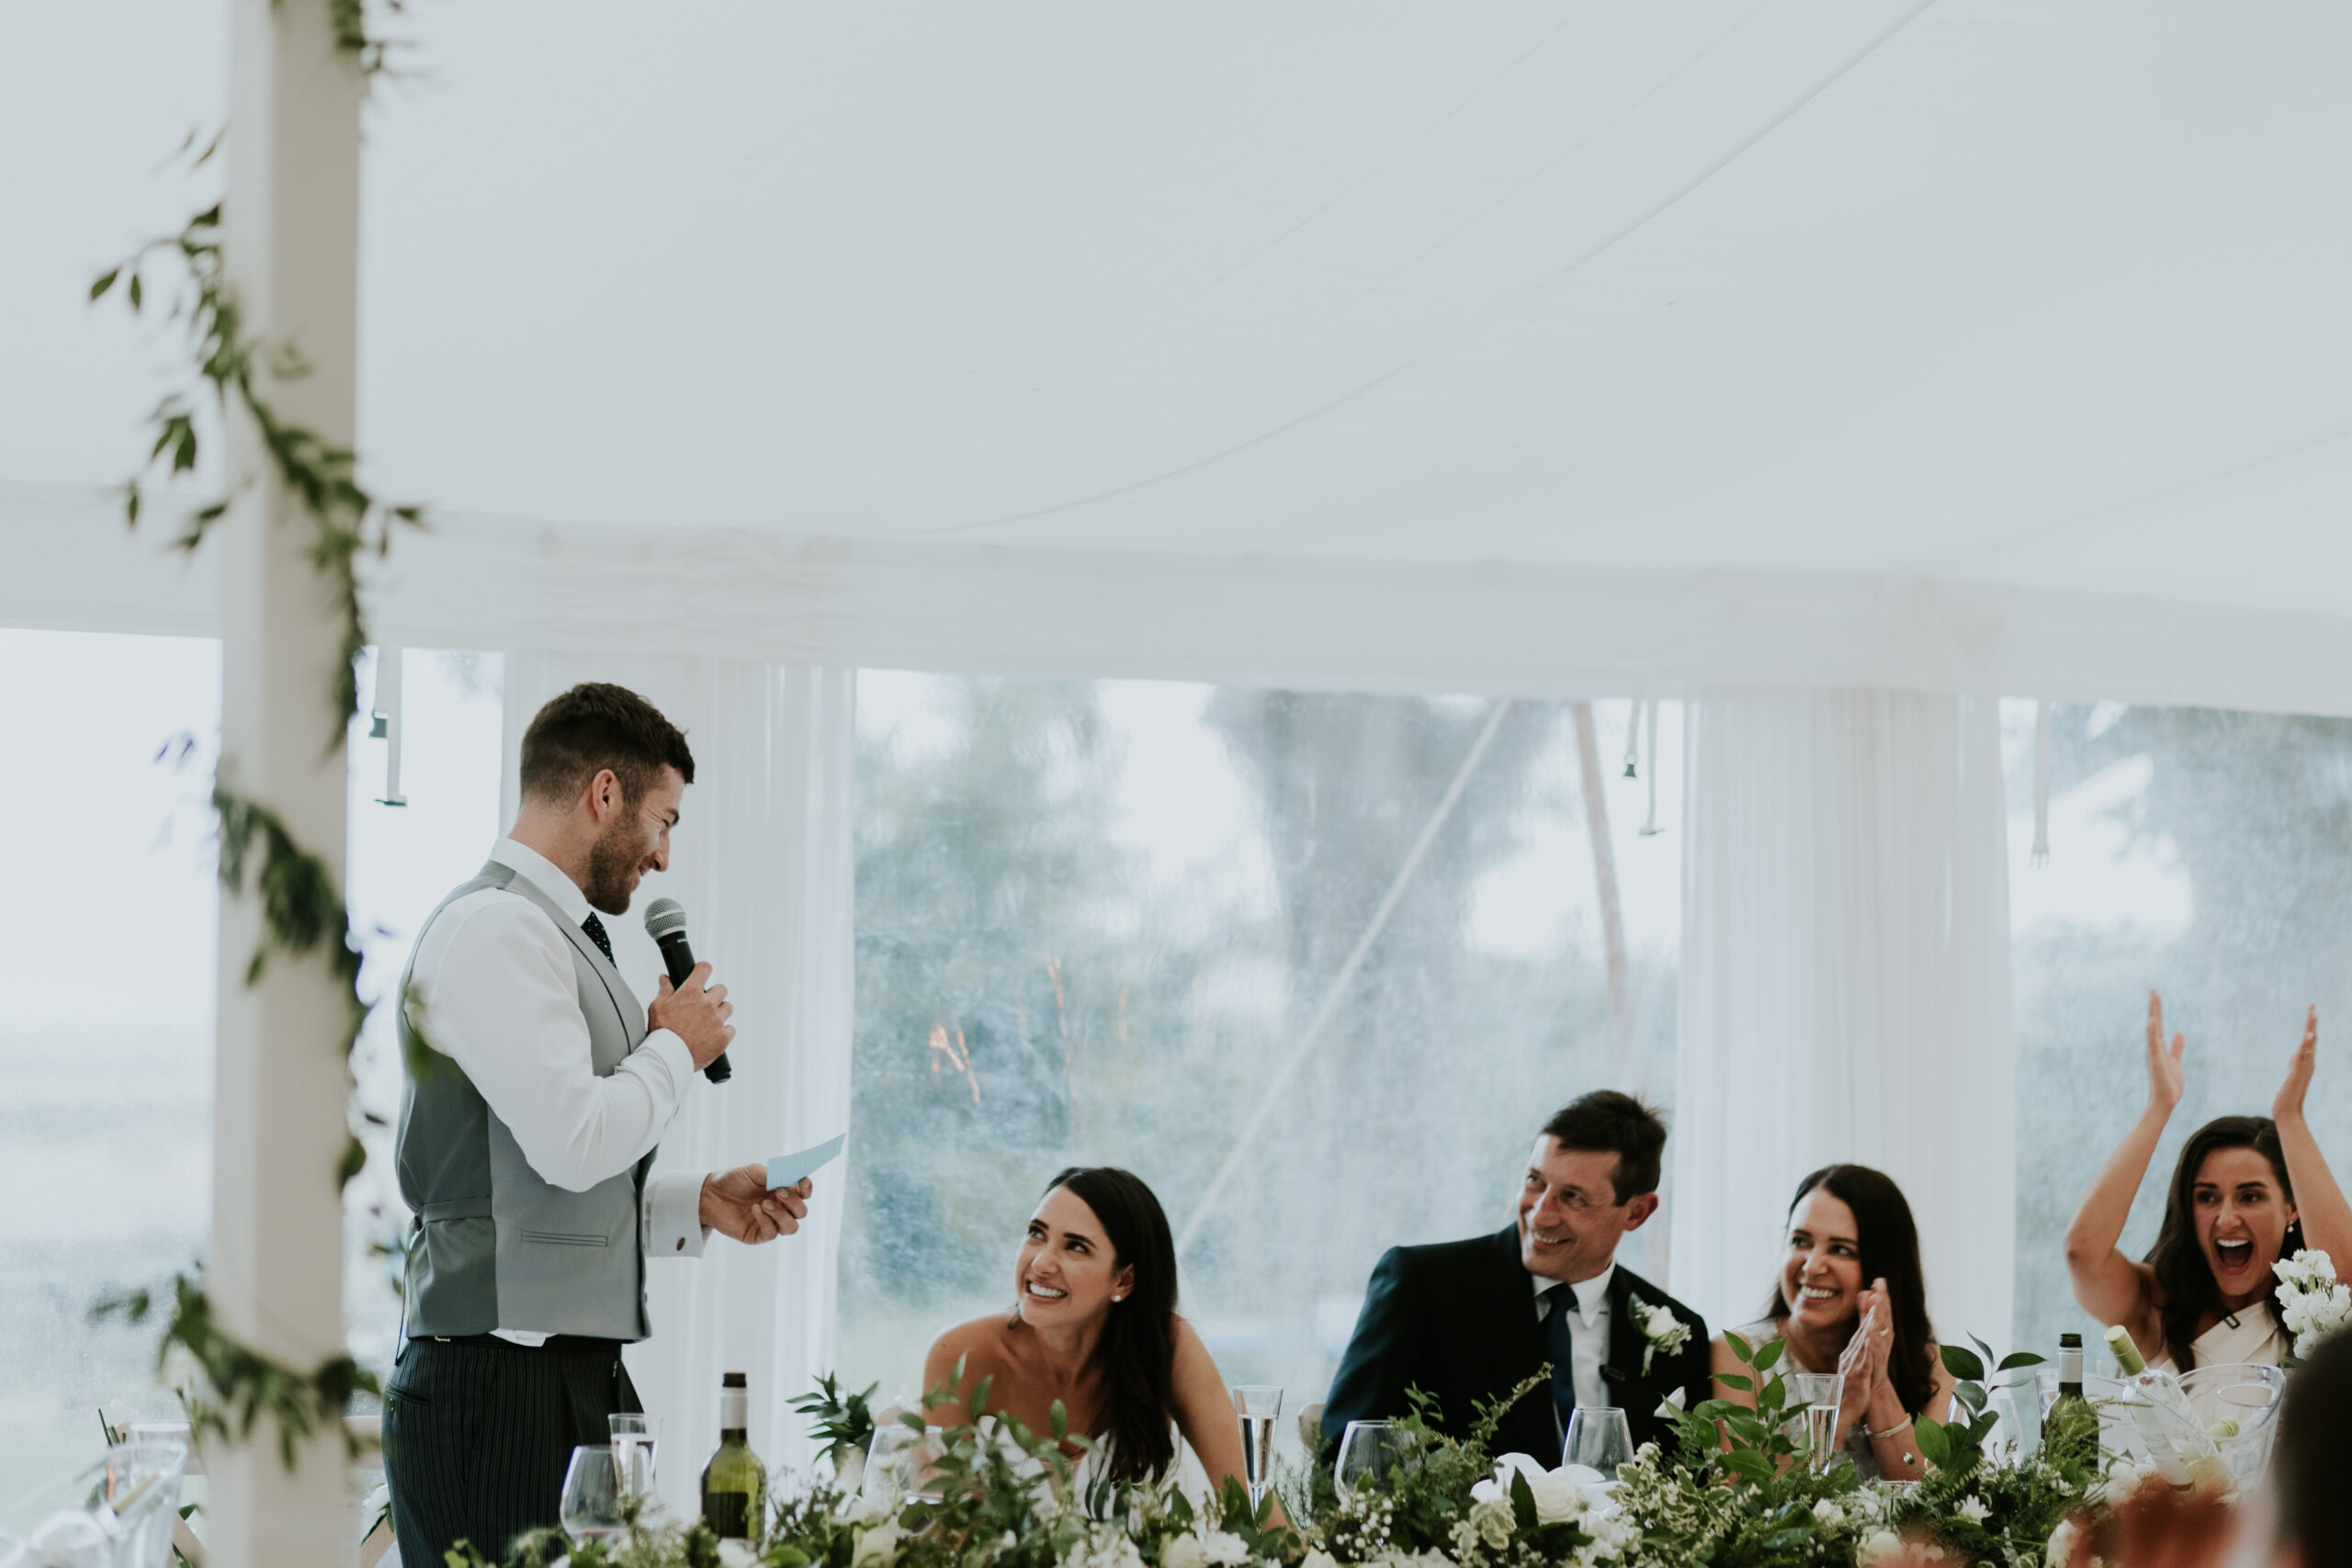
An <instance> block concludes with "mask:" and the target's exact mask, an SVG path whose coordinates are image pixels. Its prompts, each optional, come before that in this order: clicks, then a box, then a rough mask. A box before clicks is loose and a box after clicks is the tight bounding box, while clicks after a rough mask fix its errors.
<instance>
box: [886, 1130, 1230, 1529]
mask: <svg viewBox="0 0 2352 1568" xmlns="http://www.w3.org/2000/svg"><path fill="white" fill-rule="evenodd" d="M1012 1291H1013V1302H1012V1312H1011V1313H1010V1314H995V1315H992V1316H989V1317H979V1318H974V1319H973V1320H972V1321H971V1322H969V1323H966V1324H959V1325H956V1327H954V1328H951V1329H949V1330H948V1331H947V1332H946V1333H944V1334H943V1335H941V1336H940V1337H939V1338H938V1339H937V1340H936V1341H934V1342H933V1345H932V1347H931V1354H930V1355H929V1357H927V1358H926V1359H925V1360H924V1362H923V1387H924V1388H925V1389H926V1390H936V1389H939V1388H943V1387H945V1386H947V1385H948V1384H950V1383H951V1382H954V1381H955V1378H956V1367H957V1364H958V1363H959V1362H960V1363H961V1364H962V1367H963V1382H961V1383H958V1384H956V1394H957V1395H958V1397H959V1398H969V1396H970V1394H971V1392H972V1391H973V1390H974V1389H975V1388H977V1387H978V1385H979V1383H980V1381H981V1380H982V1379H984V1378H985V1379H988V1380H989V1396H988V1404H987V1410H988V1412H989V1413H991V1414H995V1413H1001V1414H1003V1415H1007V1416H1012V1417H1013V1418H1015V1419H1016V1420H1018V1421H1020V1422H1021V1424H1022V1425H1023V1426H1024V1427H1028V1428H1029V1430H1030V1431H1032V1432H1035V1433H1044V1432H1046V1431H1049V1430H1051V1416H1052V1412H1053V1407H1054V1402H1055V1401H1056V1400H1059V1401H1060V1402H1061V1404H1062V1408H1063V1410H1064V1412H1065V1413H1066V1414H1067V1415H1068V1416H1069V1430H1070V1431H1071V1432H1073V1433H1083V1434H1085V1435H1086V1436H1088V1437H1090V1438H1094V1439H1096V1440H1097V1441H1098V1442H1100V1443H1102V1444H1103V1448H1104V1450H1105V1455H1104V1461H1105V1468H1106V1473H1107V1474H1108V1475H1109V1476H1110V1477H1111V1478H1112V1479H1114V1480H1121V1481H1147V1480H1151V1479H1154V1478H1157V1477H1159V1476H1162V1475H1165V1474H1166V1473H1168V1472H1169V1470H1170V1467H1171V1466H1172V1465H1173V1464H1174V1463H1175V1461H1176V1441H1175V1431H1177V1430H1181V1431H1182V1433H1183V1436H1184V1440H1185V1441H1186V1442H1187V1443H1190V1444H1191V1445H1192V1448H1193V1453H1194V1455H1196V1456H1197V1457H1198V1458H1199V1460H1200V1461H1201V1465H1202V1467H1203V1468H1204V1470H1206V1471H1207V1472H1208V1478H1209V1483H1210V1484H1211V1485H1212V1486H1216V1487H1219V1488H1222V1487H1223V1486H1224V1484H1225V1479H1226V1477H1227V1476H1231V1477H1233V1478H1234V1479H1235V1480H1236V1481H1242V1480H1244V1479H1245V1478H1244V1477H1243V1474H1242V1455H1241V1428H1240V1425H1239V1423H1238V1421H1237V1420H1236V1419H1235V1417H1234V1410H1233V1401H1232V1399H1231V1398H1230V1397H1229V1396H1228V1395H1227V1393H1226V1389H1225V1380H1224V1379H1223V1378H1222V1377H1220V1376H1219V1375H1218V1373H1217V1370H1216V1361H1214V1360H1213V1359H1210V1357H1209V1352H1208V1347H1207V1346H1205V1345H1204V1344H1202V1343H1201V1337H1200V1336H1199V1335H1198V1334H1196V1333H1194V1332H1193V1325H1191V1324H1189V1323H1187V1322H1185V1321H1184V1320H1183V1319H1182V1318H1181V1317H1179V1316H1177V1315H1176V1245H1175V1243H1174V1241H1173V1240H1171V1239H1170V1235H1169V1230H1168V1216H1167V1214H1166V1213H1163V1212H1162V1211H1161V1209H1160V1207H1159V1199H1158V1198H1156V1197H1154V1196H1153V1195H1152V1190H1151V1189H1150V1188H1148V1187H1147V1186H1145V1185H1144V1183H1143V1181H1142V1180H1141V1179H1138V1178H1137V1177H1136V1176H1134V1175H1132V1174H1130V1173H1129V1172H1127V1171H1124V1170H1118V1169H1114V1168H1111V1167H1108V1166H1091V1167H1087V1166H1081V1167H1076V1168H1071V1169H1069V1170H1065V1171H1063V1172H1062V1173H1061V1174H1060V1175H1059V1176H1057V1177H1055V1178H1054V1179H1053V1184H1052V1185H1051V1186H1049V1187H1047V1188H1046V1195H1045V1197H1043V1198H1042V1199H1040V1200H1039V1201H1038V1203H1037V1208H1036V1212H1035V1213H1033V1214H1031V1215H1030V1216H1029V1232H1028V1235H1027V1237H1026V1238H1025V1239H1024V1240H1023V1242H1022V1244H1021V1251H1020V1253H1019V1254H1018V1255H1017V1256H1016V1258H1014V1260H1013V1266H1012ZM928 1414H929V1416H930V1419H931V1420H932V1422H933V1424H935V1425H940V1426H950V1427H952V1426H956V1425H958V1424H960V1423H962V1422H964V1421H966V1420H967V1419H969V1416H968V1413H967V1410H966V1409H965V1407H964V1406H963V1405H961V1404H939V1405H933V1407H932V1408H931V1410H930V1411H929V1413H928Z"/></svg>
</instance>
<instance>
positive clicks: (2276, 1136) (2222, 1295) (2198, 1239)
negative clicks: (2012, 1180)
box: [2066, 991, 2352, 1372]
mask: <svg viewBox="0 0 2352 1568" xmlns="http://www.w3.org/2000/svg"><path fill="white" fill-rule="evenodd" d="M2185 1044H2186V1042H2185V1041H2184V1040H2183V1039H2182V1037H2181V1036H2180V1035H2178V1034H2175V1035H2174V1036H2173V1037H2172V1043H2171V1044H2170V1045H2169V1046H2167V1045H2166V1044H2165V1015H2164V1003H2163V1002H2162V1001H2161V1000H2160V999H2159V998H2157V996H2156V994H2155V993H2154V991H2150V992H2149V993H2148V1040H2147V1062H2148V1103H2147V1106H2146V1108H2145V1109H2144V1110H2143V1111H2141V1112H2140V1119H2139V1120H2138V1121H2137V1122H2134V1123H2133V1124H2132V1127H2131V1131H2130V1132H2129V1133H2127V1134H2124V1137H2123V1142H2122V1144H2121V1145H2120V1146H2119V1147H2118V1148H2117V1149H2116V1151H2115V1152H2114V1153H2113V1154H2112V1155H2109V1156H2108V1160H2107V1164H2106V1165H2105V1166H2103V1167H2101V1168H2100V1169H2099V1173H2098V1178H2097V1179H2095V1180H2094V1181H2093V1182H2092V1183H2091V1190H2090V1191H2089V1192H2088V1193H2087V1194H2086V1196H2085V1197H2084V1199H2083V1206H2082V1208H2081V1209H2080V1210H2078V1211H2077V1212H2076V1213H2075V1222H2074V1224H2071V1225H2069V1226H2068V1227H2067V1229H2066V1271H2067V1273H2069V1274H2071V1275H2072V1276H2073V1277H2074V1281H2075V1301H2077V1302H2079V1303H2082V1307H2083V1310H2084V1311H2085V1312H2087V1313H2089V1314H2091V1315H2092V1316H2093V1317H2095V1318H2097V1319H2098V1321H2099V1322H2101V1323H2103V1324H2120V1325H2123V1327H2124V1328H2125V1329H2126V1330H2128V1331H2129V1332H2130V1333H2131V1342H2132V1343H2133V1344H2134V1345H2136V1346H2138V1347H2139V1349H2140V1354H2141V1355H2142V1356H2143V1357H2145V1358H2146V1359H2147V1361H2148V1364H2149V1365H2150V1366H2160V1367H2169V1368H2172V1369H2173V1370H2175V1371H2184V1372H2186V1371H2191V1370H2193V1369H2194V1368H2197V1367H2199V1366H2214V1365H2218V1364H2220V1363H2222V1362H2227V1361H2255V1362H2259V1363H2261V1364H2263V1365H2266V1366H2276V1365H2277V1364H2278V1360H2279V1359H2280V1358H2281V1357H2282V1356H2284V1355H2285V1354H2286V1351H2287V1348H2288V1346H2289V1344H2290V1336H2289V1335H2288V1334H2287V1333H2286V1332H2285V1330H2284V1328H2283V1327H2282V1325H2281V1324H2280V1320H2279V1308H2278V1301H2277V1299H2276V1298H2275V1296H2274V1295H2273V1292H2275V1291H2276V1290H2277V1289H2278V1275H2277V1274H2275V1273H2273V1272H2272V1270H2271V1265H2272V1264H2274V1263H2277V1262H2278V1260H2279V1259H2280V1258H2292V1257H2293V1256H2294V1255H2295V1254H2296V1253H2297V1252H2299V1251H2301V1250H2302V1249H2303V1248H2304V1247H2312V1248H2314V1249H2316V1250H2318V1251H2321V1252H2324V1253H2326V1254H2327V1255H2328V1256H2329V1257H2330V1258H2352V1205H2347V1204H2346V1202H2345V1201H2344V1190H2343V1189H2342V1188H2340V1187H2338V1186H2337V1185H2336V1184H2335V1175H2334V1173H2333V1172H2331V1171H2330V1170H2329V1169H2328V1168H2327V1160H2326V1158H2325V1156H2323V1155H2322V1154H2321V1153H2320V1147H2319V1140H2318V1139H2316V1138H2315V1137H2313V1136H2312V1129H2311V1124H2310V1123H2309V1122H2306V1121H2305V1120H2304V1119H2303V1096H2304V1095H2305V1094H2306V1093H2307V1092H2308V1091H2309V1090H2310V1089H2311V1083H2312V1067H2313V1065H2314V1063H2315V1061H2316V1059H2317V1056H2318V1049H2319V1010H2318V1009H2317V1008H2313V1009H2312V1010H2311V1012H2310V1013H2309V1014H2308V1015H2306V1017H2305V1018H2304V1020H2303V1037H2302V1041H2301V1043H2300V1044H2298V1045H2297V1046H2296V1048H2295V1053H2294V1055H2292V1056H2291V1057H2290V1058H2289V1060H2288V1064H2287V1077H2286V1079H2285V1081H2284V1082H2282V1083H2281V1084H2280V1085H2279V1086H2278V1095H2277V1096H2276V1098H2275V1099H2274V1100H2272V1102H2271V1106H2270V1114H2269V1115H2268V1116H2217V1117H2215V1118H2214V1119H2213V1120H2212V1121H2211V1122H2206V1123H2205V1125H2203V1126H2202V1127H2199V1128H2198V1129H2197V1131H2195V1132H2194V1133H2191V1134H2189V1135H2188V1143H2186V1144H2184V1145H2182V1146H2181V1150H2180V1159H2179V1160H2178V1162H2177V1163H2176V1164H2175V1165H2174V1167H2173V1172H2172V1180H2171V1181H2170V1183H2169V1184H2167V1186H2166V1189H2165V1217H2164V1223H2163V1224H2161V1225H2160V1226H2159V1227H2158V1228H2157V1230H2156V1244H2155V1246H2154V1247H2150V1248H2149V1249H2148V1256H2147V1258H2145V1259H2144V1260H2143V1261H2141V1262H2137V1263H2135V1262H2133V1261H2132V1260H2131V1258H2126V1257H2125V1256H2124V1255H2123V1252H2122V1250H2121V1249H2120V1247H2117V1246H2116V1243H2117V1242H2118V1241H2119V1240H2120V1239H2121V1238H2122V1235H2123V1222H2124V1220H2125V1219H2126V1218H2127V1217H2128V1216H2129V1215H2130V1214H2131V1200H2132V1199H2133V1198H2134V1197H2135V1196H2136V1195H2137V1194H2138V1193H2139V1190H2140V1183H2141V1181H2142V1180H2143V1179H2144V1178H2145V1177H2146V1176H2147V1174H2148V1161H2149V1160H2150V1159H2151V1158H2152V1157H2153V1156H2154V1154H2155V1152H2156V1140H2157V1139H2158V1138H2159V1137H2161V1136H2163V1134H2164V1130H2165V1122H2168V1121H2170V1120H2171V1119H2172V1112H2173V1107H2174V1106H2176V1105H2177V1104H2179V1103H2180V1096H2181V1090H2182V1087H2183V1081H2184V1080H2183V1077H2182V1074H2181V1061H2180V1058H2181V1052H2182V1049H2183V1047H2184V1045H2185ZM2299 1195H2300V1201H2298V1199H2299Z"/></svg>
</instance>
